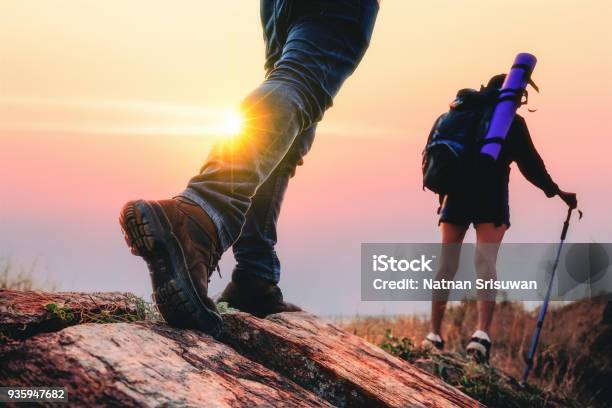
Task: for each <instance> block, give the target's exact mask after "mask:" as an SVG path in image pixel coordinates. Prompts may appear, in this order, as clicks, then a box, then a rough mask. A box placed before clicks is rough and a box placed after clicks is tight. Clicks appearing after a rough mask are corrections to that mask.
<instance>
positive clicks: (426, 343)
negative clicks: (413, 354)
mask: <svg viewBox="0 0 612 408" xmlns="http://www.w3.org/2000/svg"><path fill="white" fill-rule="evenodd" d="M421 347H422V348H424V349H426V350H433V349H436V350H439V351H442V350H444V340H442V337H440V335H439V334H435V333H433V332H429V334H427V336H425V338H424V339H423V341H422V342H421Z"/></svg>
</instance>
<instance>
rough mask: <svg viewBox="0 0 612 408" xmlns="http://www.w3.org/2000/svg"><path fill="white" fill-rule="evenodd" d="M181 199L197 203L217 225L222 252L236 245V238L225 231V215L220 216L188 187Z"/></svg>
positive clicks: (181, 194) (180, 195)
mask: <svg viewBox="0 0 612 408" xmlns="http://www.w3.org/2000/svg"><path fill="white" fill-rule="evenodd" d="M179 197H185V198H187V199H189V200H191V201H193V202H194V203H196V204H197V205H198V206H200V208H201V209H202V210H204V212H206V214H208V216H209V217H210V219H211V220H212V222H213V224H215V228H216V229H217V239H218V240H219V245H221V250H222V251H223V252H225V251H226V250H227V249H228V248H229V247H231V246H232V244H233V243H234V238H232V237H231V235H230V234H229V233H228V232H227V231H226V230H225V227H224V226H223V215H222V214H220V213H219V212H218V211H217V210H216V209H214V208H213V207H212V206H211V205H210V204H208V203H207V202H206V201H205V200H203V199H202V198H201V197H200V196H199V195H198V194H197V193H196V192H195V191H193V190H192V189H191V188H189V187H187V188H186V189H185V190H184V191H183V192H182V193H180V194H179Z"/></svg>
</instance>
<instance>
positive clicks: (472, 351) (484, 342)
mask: <svg viewBox="0 0 612 408" xmlns="http://www.w3.org/2000/svg"><path fill="white" fill-rule="evenodd" d="M466 352H467V355H468V356H470V357H471V358H472V359H473V360H474V361H476V362H477V363H478V364H488V363H489V356H490V355H491V339H490V338H489V335H488V334H487V333H485V332H483V331H482V330H476V332H475V333H474V334H473V335H472V338H471V339H470V342H469V343H468V345H467V347H466Z"/></svg>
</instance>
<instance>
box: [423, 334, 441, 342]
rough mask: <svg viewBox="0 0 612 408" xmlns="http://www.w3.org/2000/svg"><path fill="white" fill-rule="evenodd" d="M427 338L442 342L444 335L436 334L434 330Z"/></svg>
mask: <svg viewBox="0 0 612 408" xmlns="http://www.w3.org/2000/svg"><path fill="white" fill-rule="evenodd" d="M425 338H426V339H427V340H429V341H435V342H438V343H441V342H442V337H440V335H439V334H436V333H434V332H430V333H429V334H428V335H427V336H426V337H425Z"/></svg>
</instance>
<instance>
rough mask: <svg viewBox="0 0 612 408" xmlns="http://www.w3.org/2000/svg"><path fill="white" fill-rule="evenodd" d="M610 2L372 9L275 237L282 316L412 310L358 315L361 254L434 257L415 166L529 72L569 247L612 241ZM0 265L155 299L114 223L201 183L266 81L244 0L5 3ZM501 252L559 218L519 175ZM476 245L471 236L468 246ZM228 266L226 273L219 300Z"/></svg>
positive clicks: (428, 198)
mask: <svg viewBox="0 0 612 408" xmlns="http://www.w3.org/2000/svg"><path fill="white" fill-rule="evenodd" d="M611 18H612V2H609V1H595V0H591V1H582V2H579V1H560V0H557V1H548V0H546V1H545V0H538V1H518V0H517V1H513V2H501V1H499V2H498V1H495V2H491V1H484V0H481V1H476V0H470V1H451V0H440V1H419V2H417V1H405V0H384V1H383V2H382V6H381V11H380V13H379V17H378V23H377V26H376V29H375V32H374V37H373V40H372V44H371V47H370V50H369V51H368V53H367V55H366V57H365V58H364V60H363V62H362V64H361V66H360V67H359V68H358V70H357V71H356V73H355V75H354V76H353V77H351V78H350V79H349V80H348V81H347V83H346V84H345V86H344V88H343V89H342V90H341V92H340V94H339V96H338V97H337V98H336V100H335V103H334V107H333V108H332V109H331V110H330V111H329V112H328V113H327V114H326V116H325V118H324V120H323V122H322V124H321V125H320V127H319V134H318V137H317V140H316V141H315V145H314V147H313V150H312V151H311V153H310V154H309V155H308V156H307V157H306V160H305V161H306V163H305V165H304V166H303V167H301V168H299V169H298V173H297V176H296V177H295V178H294V179H293V180H292V182H291V186H290V188H289V192H288V195H287V199H286V201H285V205H284V210H283V214H282V217H281V222H280V226H279V228H280V229H279V238H280V243H279V246H278V251H279V254H280V256H281V262H282V265H283V277H282V280H281V286H282V288H283V290H284V292H285V294H286V297H287V298H289V299H291V300H294V301H295V302H296V303H298V304H300V305H302V306H304V307H305V308H306V309H308V310H311V311H313V312H317V313H323V314H336V313H342V314H354V313H381V312H385V313H392V312H402V311H403V312H411V311H415V310H424V309H423V307H424V306H423V305H422V304H415V303H394V304H392V303H386V304H383V303H366V302H360V301H359V297H360V292H359V282H360V280H359V274H360V271H359V248H360V243H362V242H436V241H437V240H438V238H439V237H438V235H439V232H438V230H437V216H436V214H435V209H436V207H437V203H436V198H435V197H434V196H433V194H431V193H427V192H423V191H421V177H420V152H421V149H422V147H423V144H424V142H425V139H426V137H427V134H428V132H429V129H430V128H431V124H432V122H433V120H434V119H435V118H436V116H437V115H438V114H439V113H441V112H442V111H445V110H446V109H447V106H448V103H449V102H450V100H451V99H452V98H453V96H454V93H455V92H456V90H457V89H459V88H463V87H478V86H480V84H481V83H486V81H487V79H488V78H489V77H490V76H491V75H493V74H497V73H500V72H504V71H506V70H507V69H508V68H509V66H510V65H511V63H512V60H513V58H514V56H515V54H516V53H518V52H523V51H526V52H531V53H533V54H535V55H536V56H537V57H538V60H539V62H538V65H537V67H536V69H535V73H534V79H535V81H536V82H537V83H538V85H539V86H540V88H541V90H542V93H541V94H539V95H538V94H535V92H532V94H531V95H530V96H531V98H530V99H531V107H533V108H537V112H536V113H527V112H526V110H525V109H523V111H522V113H523V114H524V116H525V117H526V119H527V122H528V124H529V127H530V130H531V133H532V136H533V139H534V142H535V144H536V146H537V148H538V150H539V151H540V153H541V154H542V156H543V158H544V160H545V162H546V164H547V167H548V168H549V170H550V173H551V174H552V176H553V178H554V179H555V181H557V183H558V184H559V185H560V186H561V188H562V189H565V190H569V191H576V192H577V193H578V198H579V201H580V207H581V208H582V209H583V210H584V212H585V218H584V219H583V220H582V221H581V222H580V223H575V224H574V225H572V229H571V232H570V235H569V240H572V241H586V242H589V241H599V242H611V241H612V212H611V211H610V206H611V205H612V193H611V191H610V185H611V180H612V170H611V167H610V162H611V160H610V157H611V149H612V120H611V119H610V117H611V114H612V110H611V106H612V75H611V73H612V53H611V52H610V44H612V35H611V30H610V27H609V24H610V19H611ZM0 38H2V41H0V186H1V188H2V190H1V192H0V257H10V258H11V259H12V262H13V263H15V264H16V265H18V266H19V265H23V266H28V265H30V264H31V263H32V262H33V261H34V260H37V266H36V268H35V271H36V272H35V273H36V277H37V278H38V279H41V280H48V281H51V282H54V283H55V284H56V286H57V287H58V288H59V289H64V290H122V291H124V290H125V291H133V292H135V293H137V294H139V295H143V296H147V297H148V296H149V294H150V286H149V281H148V276H147V272H146V267H145V264H144V263H143V262H142V261H141V260H140V259H139V258H135V257H133V256H131V254H130V253H129V251H128V250H127V247H126V246H125V243H124V241H123V237H122V234H121V232H120V229H119V225H118V223H117V216H118V212H119V209H120V208H121V205H122V204H123V203H124V202H125V201H127V200H129V199H133V198H140V197H142V198H149V199H156V198H166V197H170V196H172V195H174V194H176V193H177V192H179V191H181V190H182V189H183V188H184V186H185V184H186V182H187V181H188V179H189V178H190V177H191V176H192V175H194V174H195V172H196V171H197V170H198V169H199V167H200V165H201V164H202V161H203V160H204V158H205V157H206V154H207V152H208V149H209V147H210V145H211V143H212V142H213V141H214V140H215V137H218V136H219V135H221V134H223V133H224V131H225V122H226V121H227V118H228V115H230V114H231V112H232V111H233V110H234V109H235V108H236V106H237V105H238V104H239V103H240V101H241V99H242V97H244V96H245V95H246V94H247V93H248V92H249V91H251V90H252V89H253V88H255V87H256V86H257V85H258V83H259V82H260V81H261V79H262V77H263V62H264V59H263V58H264V47H263V40H262V34H261V28H260V25H259V7H258V2H256V1H255V0H232V1H227V2H213V1H202V0H182V1H179V2H170V1H161V0H146V1H145V0H123V1H119V0H107V1H104V2H102V1H94V0H78V1H77V0H72V1H69V0H46V1H44V2H41V1H36V0H0ZM510 195H511V201H510V206H511V220H512V228H511V229H510V230H509V231H508V233H507V236H506V237H507V241H511V242H554V241H555V240H556V239H557V237H558V235H559V232H560V227H561V223H562V221H563V218H564V215H565V209H564V205H563V203H562V202H561V201H560V200H559V199H558V198H556V199H546V197H545V196H544V194H543V193H542V192H541V191H539V190H537V189H536V188H535V187H533V186H531V185H529V184H528V183H527V182H526V181H525V180H524V179H523V178H522V177H521V176H520V174H519V172H518V170H517V169H516V168H514V169H513V172H512V180H511V192H510ZM469 239H473V234H470V235H469ZM232 262H233V261H232V257H231V254H230V253H228V254H226V256H224V258H223V262H222V265H221V266H222V272H223V280H219V279H215V280H214V283H213V289H212V293H216V292H219V291H220V290H221V289H222V287H223V285H224V283H225V282H227V280H228V278H229V275H230V273H231V268H232Z"/></svg>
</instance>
